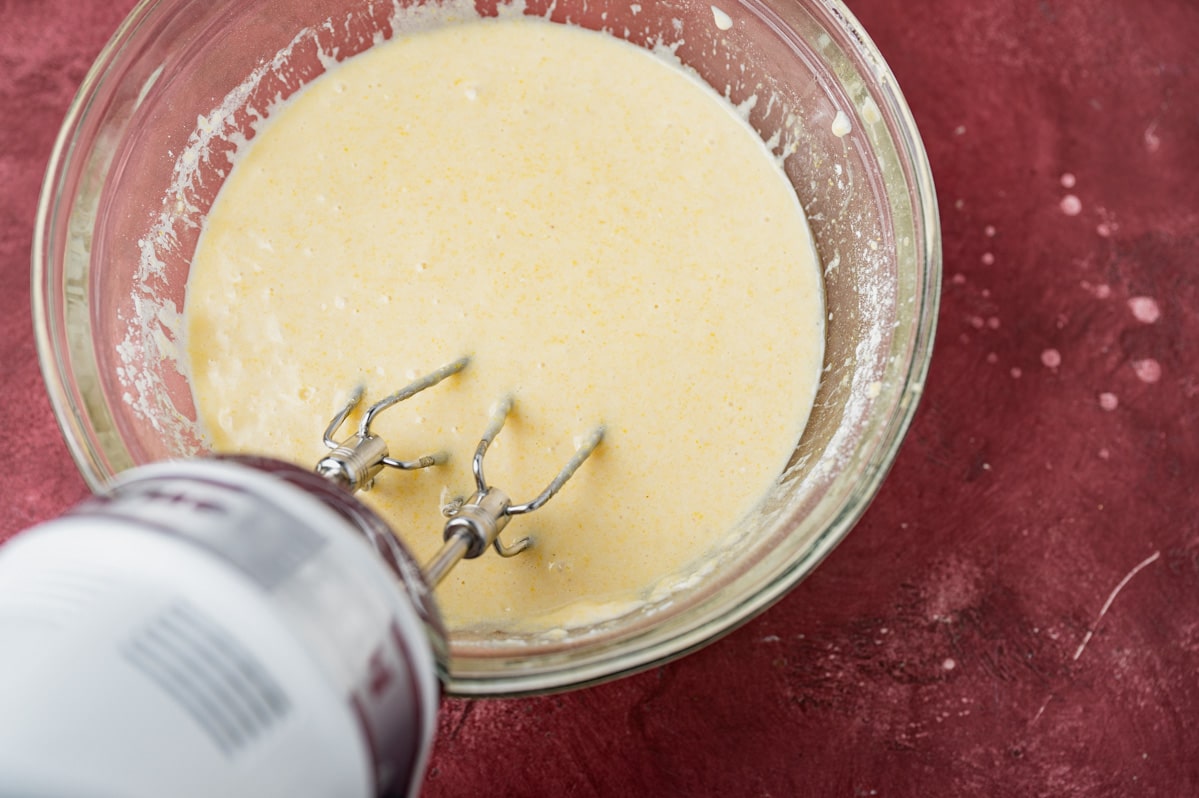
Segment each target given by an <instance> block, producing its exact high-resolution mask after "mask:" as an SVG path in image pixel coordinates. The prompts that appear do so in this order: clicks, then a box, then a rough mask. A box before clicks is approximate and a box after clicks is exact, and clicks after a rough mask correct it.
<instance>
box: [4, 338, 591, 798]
mask: <svg viewBox="0 0 1199 798" xmlns="http://www.w3.org/2000/svg"><path fill="white" fill-rule="evenodd" d="M466 365H467V359H466V358H463V359H461V360H457V361H454V362H453V363H450V364H448V365H446V366H443V367H442V368H440V369H438V370H436V371H434V372H433V373H431V374H429V375H427V376H425V377H422V378H421V379H418V380H417V381H415V382H413V383H412V384H410V385H408V386H405V387H404V388H403V389H401V390H399V391H397V392H396V393H394V394H391V395H390V396H388V397H386V398H384V399H383V400H381V401H379V402H376V403H375V404H374V405H371V406H370V407H369V408H368V409H366V411H365V412H364V413H363V415H362V418H361V421H360V422H359V424H358V429H357V432H355V433H354V434H353V435H351V436H350V437H349V438H347V439H345V440H343V441H341V442H338V441H336V440H335V439H334V436H335V435H336V434H337V432H338V430H339V429H340V428H341V427H342V426H343V424H344V423H345V421H346V419H347V418H349V416H350V415H351V413H353V411H354V410H355V408H357V407H358V406H359V405H360V404H361V402H362V397H363V391H362V390H357V391H355V392H354V393H353V394H352V395H351V396H350V399H349V401H348V402H347V403H346V404H345V406H344V407H343V408H342V409H341V410H340V411H339V412H338V413H337V415H336V416H334V418H333V420H332V421H331V422H330V424H329V427H328V429H327V430H326V431H325V435H324V442H325V445H326V446H327V447H328V448H329V449H330V452H329V454H328V455H327V456H326V457H325V458H323V459H322V460H321V461H320V462H319V463H318V465H317V467H316V471H315V473H313V472H309V471H305V470H303V469H300V468H297V467H295V466H293V465H290V464H287V463H283V462H280V461H277V460H272V459H267V458H260V457H241V456H238V457H217V458H210V459H196V460H188V461H178V462H169V463H161V464H156V465H150V466H145V467H141V468H136V469H132V470H130V471H127V472H125V473H124V474H122V475H121V476H120V477H119V478H118V479H117V480H116V481H115V482H114V483H113V484H112V486H111V487H110V488H109V489H108V490H107V492H106V493H104V494H103V495H99V496H96V497H95V498H93V499H91V500H89V501H87V502H85V503H84V504H82V505H81V506H79V507H77V508H75V509H74V510H72V511H71V512H69V513H68V514H67V515H65V516H63V517H62V518H59V519H57V520H54V521H50V522H48V523H45V524H43V525H41V526H39V527H35V528H33V529H31V530H28V531H26V532H24V533H22V534H20V535H19V536H18V537H17V538H15V539H13V540H12V541H11V542H9V543H8V544H6V545H5V546H4V547H3V548H2V549H0V652H2V653H0V796H35V795H36V796H46V798H57V797H58V796H84V795H87V796H121V797H122V798H140V797H141V796H145V797H146V798H150V797H151V796H152V797H153V798H162V797H163V796H180V797H183V796H205V797H211V796H255V798H259V797H265V796H289V797H298V796H336V797H337V798H352V797H353V796H371V795H405V794H414V793H415V792H417V791H418V790H419V785H420V782H421V777H422V775H423V773H424V769H425V763H426V760H427V757H428V754H429V749H430V748H431V745H432V740H433V735H434V732H435V729H436V713H437V701H438V697H439V682H438V678H439V675H440V674H441V673H442V672H443V669H444V663H445V661H446V659H447V651H448V646H447V642H446V634H445V631H444V629H443V628H442V626H441V622H440V619H439V617H438V613H437V610H436V605H435V603H434V601H433V599H432V597H431V595H430V590H431V588H432V587H433V586H435V585H436V584H437V583H438V582H439V581H440V580H441V579H442V578H443V577H444V576H445V574H446V573H447V572H448V571H449V570H450V569H451V568H452V567H453V566H454V565H455V564H457V563H458V562H459V561H461V560H462V559H464V558H465V559H471V558H474V557H478V556H480V555H481V554H483V553H484V552H485V551H486V550H487V548H488V547H494V548H495V550H496V551H497V552H498V553H499V554H501V555H502V556H505V557H510V556H514V555H516V554H518V553H519V552H521V551H523V550H525V549H526V548H528V546H529V545H531V542H530V540H529V538H527V537H526V538H522V539H520V540H518V541H516V542H514V543H510V544H505V543H503V542H502V541H501V539H500V533H501V532H502V531H503V530H504V528H505V527H506V526H507V524H508V523H509V521H510V520H511V519H512V517H513V516H517V515H522V514H525V513H530V512H533V511H534V510H537V509H538V508H540V507H542V506H543V505H544V504H545V503H546V502H548V501H549V500H550V499H551V498H552V497H553V496H554V494H555V493H557V492H558V491H559V490H560V489H561V488H562V487H563V485H565V483H566V482H567V480H569V479H570V478H571V476H572V475H573V474H574V473H575V471H576V469H578V468H579V466H580V465H582V463H583V461H584V460H586V459H587V457H588V456H590V454H591V453H592V451H594V449H595V447H596V446H597V445H598V444H599V442H600V440H601V438H602V436H603V429H602V427H601V428H597V429H595V430H594V431H593V432H592V433H591V434H590V435H589V436H588V437H587V438H586V439H585V440H584V441H583V443H582V445H581V446H579V447H578V449H577V450H576V452H575V454H574V456H573V457H572V458H571V459H570V461H569V462H568V463H567V464H566V465H565V467H563V468H562V470H561V471H560V472H559V473H558V475H557V476H556V477H555V478H554V479H553V480H552V481H551V482H550V484H549V485H548V486H547V487H546V488H545V490H544V491H542V492H541V493H540V494H539V495H538V496H537V497H535V498H534V499H532V500H531V501H529V502H526V503H523V504H517V503H513V502H512V500H511V499H510V498H509V496H508V495H507V494H506V493H504V492H503V491H502V490H500V489H498V488H496V487H494V486H493V485H491V484H489V483H488V481H487V479H486V478H485V476H484V471H483V461H484V457H485V455H486V453H487V450H488V447H489V446H490V445H491V444H492V442H493V441H494V440H495V438H496V436H497V435H498V434H499V433H500V431H501V429H502V427H503V424H504V420H505V418H506V417H507V415H508V414H509V412H510V411H511V409H512V400H511V399H510V398H508V399H505V400H503V401H501V402H500V403H499V404H498V406H497V408H496V409H495V411H494V413H493V415H492V417H491V420H490V422H489V424H488V426H487V429H486V431H485V432H484V434H483V437H482V439H481V440H480V442H479V445H478V447H477V449H476V451H475V455H474V459H473V462H472V470H473V474H474V478H475V491H474V492H473V493H472V494H471V495H470V496H469V497H466V498H460V499H457V500H455V501H453V502H451V503H450V505H449V506H447V507H446V508H444V512H445V514H446V515H447V516H449V518H448V521H447V522H446V524H445V528H444V532H443V540H444V545H443V547H442V549H441V550H440V552H439V553H438V554H437V555H436V556H435V557H434V558H433V559H432V560H431V561H430V562H429V563H428V564H427V565H426V566H425V568H424V569H423V571H422V569H421V568H419V567H418V566H417V565H416V563H415V561H414V560H413V558H412V556H411V555H410V553H409V552H408V551H407V550H406V549H405V548H404V547H403V546H402V545H401V544H400V543H399V541H398V539H397V538H396V537H395V536H394V535H393V534H392V531H391V530H390V529H389V528H388V527H387V525H386V524H385V523H384V522H383V521H382V520H380V519H379V518H378V516H376V515H375V514H374V513H373V512H372V511H370V510H369V509H368V508H367V507H366V506H365V505H363V504H362V503H361V502H359V501H357V500H356V499H354V498H353V496H352V495H351V493H352V492H353V491H357V490H361V489H365V488H368V487H370V485H371V484H372V483H373V482H374V481H375V479H376V478H377V477H378V475H379V473H380V472H381V471H382V470H383V469H384V468H389V467H390V468H395V469H401V470H408V469H413V468H428V467H431V466H435V465H437V464H439V463H441V462H442V461H443V460H444V456H443V455H439V454H430V455H424V456H421V457H418V458H417V459H415V460H398V459H395V458H393V457H391V454H390V452H389V450H388V446H387V443H386V442H385V441H384V440H383V439H382V438H380V437H379V436H377V435H375V434H373V433H372V432H371V425H372V422H373V421H374V419H375V418H376V417H377V416H378V415H379V414H380V413H382V412H383V411H385V410H387V409H388V408H390V407H392V406H394V405H396V404H398V403H399V402H402V401H404V400H405V399H407V398H409V397H411V396H414V395H415V394H417V393H419V392H420V391H423V390H426V389H427V388H430V387H432V386H434V385H436V384H438V383H439V382H441V381H443V380H445V379H446V378H448V377H450V376H451V375H453V374H456V373H457V372H459V371H461V370H462V369H463V368H465V367H466Z"/></svg>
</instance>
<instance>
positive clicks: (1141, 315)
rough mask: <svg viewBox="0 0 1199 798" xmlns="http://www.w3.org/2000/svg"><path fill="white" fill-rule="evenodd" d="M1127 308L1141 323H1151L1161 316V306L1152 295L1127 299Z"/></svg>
mask: <svg viewBox="0 0 1199 798" xmlns="http://www.w3.org/2000/svg"><path fill="white" fill-rule="evenodd" d="M1128 309H1129V310H1131V311H1132V315H1133V316H1134V317H1135V318H1136V320H1137V321H1139V322H1141V323H1142V324H1153V323H1154V322H1155V321H1157V320H1158V319H1160V318H1161V317H1162V311H1161V308H1160V307H1158V304H1157V300H1155V299H1153V297H1147V296H1134V297H1133V298H1132V299H1130V300H1128Z"/></svg>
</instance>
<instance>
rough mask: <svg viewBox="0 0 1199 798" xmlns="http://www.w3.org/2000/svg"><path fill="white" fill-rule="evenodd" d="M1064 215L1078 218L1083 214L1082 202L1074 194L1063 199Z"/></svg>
mask: <svg viewBox="0 0 1199 798" xmlns="http://www.w3.org/2000/svg"><path fill="white" fill-rule="evenodd" d="M1062 213H1064V214H1066V215H1067V216H1077V215H1078V214H1080V213H1082V200H1080V199H1079V198H1078V197H1076V196H1074V195H1073V194H1067V195H1066V196H1064V197H1062Z"/></svg>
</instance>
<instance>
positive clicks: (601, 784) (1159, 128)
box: [0, 0, 1199, 797]
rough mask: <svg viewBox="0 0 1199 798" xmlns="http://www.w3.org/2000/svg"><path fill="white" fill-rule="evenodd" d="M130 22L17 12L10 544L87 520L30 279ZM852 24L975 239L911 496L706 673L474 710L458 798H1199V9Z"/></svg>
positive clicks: (459, 760) (5, 368) (956, 222)
mask: <svg viewBox="0 0 1199 798" xmlns="http://www.w3.org/2000/svg"><path fill="white" fill-rule="evenodd" d="M131 5H132V3H131V2H130V0H117V1H116V2H111V3H110V2H103V3H102V2H97V1H96V0H87V1H86V2H85V1H84V0H9V1H8V2H4V3H3V4H2V5H0V8H2V9H3V12H2V15H0V22H2V24H0V120H2V124H0V185H2V186H3V191H2V192H0V270H2V271H0V280H2V283H0V285H2V286H3V290H2V291H0V374H2V375H3V377H2V379H3V382H2V384H0V451H3V452H4V453H5V460H6V465H5V468H4V472H3V474H0V492H2V494H3V498H4V500H5V505H6V506H5V509H4V511H3V515H2V517H0V539H2V538H4V537H7V536H9V535H11V534H13V533H14V532H16V531H18V530H19V529H21V528H23V527H25V526H28V525H29V524H32V523H34V522H36V521H39V520H42V519H45V518H49V517H51V516H53V515H56V514H57V513H59V512H61V511H62V510H63V509H64V508H66V507H67V506H68V505H70V504H72V503H73V502H75V501H76V500H78V499H80V498H81V497H82V496H83V495H84V493H85V489H84V486H83V484H82V482H81V481H80V479H79V478H78V477H77V476H76V474H75V472H74V469H73V466H72V465H71V463H70V460H69V458H68V456H67V453H66V449H65V447H64V445H63V444H62V442H61V441H60V439H59V435H58V431H57V428H56V426H55V423H54V420H53V418H52V415H51V412H50V408H49V406H48V403H47V401H46V398H45V395H44V391H43V390H42V386H41V378H40V376H39V373H38V368H37V364H36V359H35V355H34V349H33V342H32V334H31V330H30V327H31V325H30V320H29V310H28V308H29V296H28V276H27V273H28V253H29V249H30V239H31V231H32V228H33V218H34V206H35V199H36V194H37V190H38V186H39V182H40V179H41V174H42V170H43V168H44V165H45V162H46V159H47V157H48V155H49V152H50V148H51V144H52V141H53V137H54V135H55V132H56V130H57V128H58V125H59V123H60V121H61V119H62V116H63V113H64V112H65V110H66V107H67V103H68V101H69V99H70V97H71V95H72V93H73V92H74V90H75V87H76V86H77V84H78V83H79V81H80V79H81V78H82V77H83V74H84V71H85V69H86V67H87V65H88V64H89V62H90V61H91V59H92V58H93V57H94V55H95V54H96V53H97V52H98V50H99V48H100V47H101V46H102V44H103V43H104V41H105V40H106V38H107V37H108V36H109V35H110V33H111V32H112V31H113V30H114V29H115V27H116V25H117V24H118V22H119V21H120V18H121V16H122V15H123V14H124V13H125V11H126V10H127V9H128V8H129V7H130V6H131ZM851 7H852V8H853V10H854V12H855V13H856V14H857V15H858V16H859V17H860V18H861V20H862V22H863V23H864V25H865V27H866V29H867V30H868V31H869V32H870V33H871V35H872V36H873V37H874V39H875V41H876V42H877V43H878V45H879V47H880V48H881V49H882V51H883V53H884V55H885V56H886V57H887V58H888V60H889V61H890V64H891V66H892V67H893V69H894V71H895V73H896V75H897V76H898V78H899V83H900V85H901V86H902V87H903V88H904V91H905V93H906V95H907V98H908V100H909V102H910V104H911V106H912V109H913V111H914V113H915V116H916V119H917V121H918V122H919V125H920V128H921V130H922V132H923V135H924V139H925V142H926V145H927V147H928V150H929V156H930V159H931V161H932V166H933V171H934V173H935V175H936V179H937V189H938V193H939V196H940V202H941V213H942V219H943V225H944V242H945V291H944V300H943V304H942V310H941V319H940V329H939V332H938V335H937V347H938V348H937V352H936V357H935V358H934V361H933V368H932V373H931V375H930V377H929V380H928V383H927V388H926V391H925V397H924V403H923V405H922V406H921V408H920V411H919V413H918V414H917V417H916V420H915V423H914V425H913V428H912V431H911V433H910V436H909V438H908V441H907V443H906V444H905V446H904V448H903V451H902V453H901V455H900V457H899V459H898V462H897V463H896V465H895V468H894V470H893V472H892V473H891V476H890V478H889V479H888V481H887V482H886V484H885V485H884V486H883V489H882V491H881V493H880V494H879V496H878V499H877V500H876V502H875V503H874V505H873V507H872V508H871V509H870V511H869V512H868V513H867V514H866V516H865V518H864V519H863V520H862V522H861V523H860V524H859V525H858V527H857V529H856V530H854V532H853V533H852V534H851V535H850V536H849V537H848V539H847V540H846V541H845V542H844V543H843V544H842V545H841V546H840V548H838V549H837V550H836V551H835V552H834V553H833V554H832V555H831V556H830V557H829V558H828V560H827V561H826V562H825V563H824V564H823V565H822V566H821V567H820V568H819V570H818V571H817V572H816V573H815V574H814V575H813V576H812V577H811V578H809V579H808V580H807V581H806V582H804V583H803V584H802V585H801V586H800V587H799V588H798V589H796V590H795V591H794V592H793V593H792V594H791V595H790V596H789V597H787V598H786V599H784V600H783V601H782V602H781V603H780V604H778V605H777V606H775V607H774V608H772V609H771V610H769V611H768V612H766V613H765V614H764V615H763V616H761V617H760V618H758V619H757V620H756V621H754V622H752V623H750V624H748V625H747V626H745V627H744V628H742V629H741V630H740V631H738V632H736V633H734V634H732V635H730V636H729V637H727V638H725V639H723V640H721V641H720V642H718V643H715V644H713V645H711V646H709V647H708V648H706V649H704V650H702V651H700V652H699V653H696V654H693V655H691V656H689V657H687V658H685V659H683V660H681V661H679V662H676V663H673V664H671V665H668V666H666V667H663V668H659V669H657V670H654V671H650V672H647V673H644V674H641V675H638V676H635V677H632V678H628V679H624V680H622V681H619V682H616V683H613V684H608V685H603V686H600V687H595V688H592V689H588V690H584V691H581V692H576V693H570V694H565V695H559V696H553V697H547V698H536V699H525V700H507V701H487V702H464V701H448V702H446V704H445V705H444V707H443V710H442V714H441V735H440V738H439V740H438V743H437V747H436V751H435V753H434V757H433V761H432V763H431V767H430V770H429V774H428V778H427V782H426V793H427V794H428V795H430V796H437V795H470V794H503V795H507V794H527V795H641V794H645V795H649V794H667V795H682V794H686V795H763V796H765V795H774V796H787V795H844V796H866V795H880V796H888V795H890V796H924V795H966V794H980V795H1013V796H1033V795H1045V796H1108V795H1111V796H1116V795H1145V796H1171V797H1172V796H1185V795H1196V794H1199V499H1197V498H1196V489H1195V483H1196V482H1197V481H1199V479H1197V478H1199V431H1197V430H1196V417H1197V415H1199V349H1197V348H1196V347H1194V346H1193V345H1192V343H1191V342H1193V341H1194V340H1196V338H1197V337H1199V311H1197V310H1196V306H1197V302H1199V295H1197V290H1196V286H1197V281H1199V5H1196V4H1195V3H1194V2H1191V0H1159V2H1154V3H1142V2H1134V0H1080V1H1079V2H1073V3H1065V2H1051V0H1040V2H1036V1H1035V0H992V1H991V2H985V1H982V0H953V1H950V0H908V1H907V2H903V3H892V2H884V1H883V0H855V1H854V2H852V3H851ZM1070 211H1073V213H1070ZM1142 565H1143V568H1141V569H1140V570H1139V571H1137V572H1136V573H1135V574H1133V571H1134V569H1135V568H1137V567H1138V566H1142ZM1130 574H1132V576H1131V577H1130V578H1128V580H1127V582H1123V580H1124V579H1125V578H1126V577H1127V576H1128V575H1130ZM1120 585H1123V587H1122V589H1120V590H1119V592H1118V594H1117V595H1115V597H1114V599H1113V600H1112V601H1111V603H1110V605H1108V606H1107V611H1106V613H1105V614H1103V613H1102V610H1103V609H1104V607H1105V603H1106V602H1107V601H1108V599H1109V597H1111V596H1112V594H1113V591H1115V590H1116V588H1117V587H1118V586H1120ZM1101 614H1102V618H1100V616H1101ZM1091 631H1093V632H1094V634H1093V637H1090V638H1089V640H1088V638H1087V635H1088V634H1089V633H1090V632H1091ZM1084 643H1085V646H1084Z"/></svg>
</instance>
